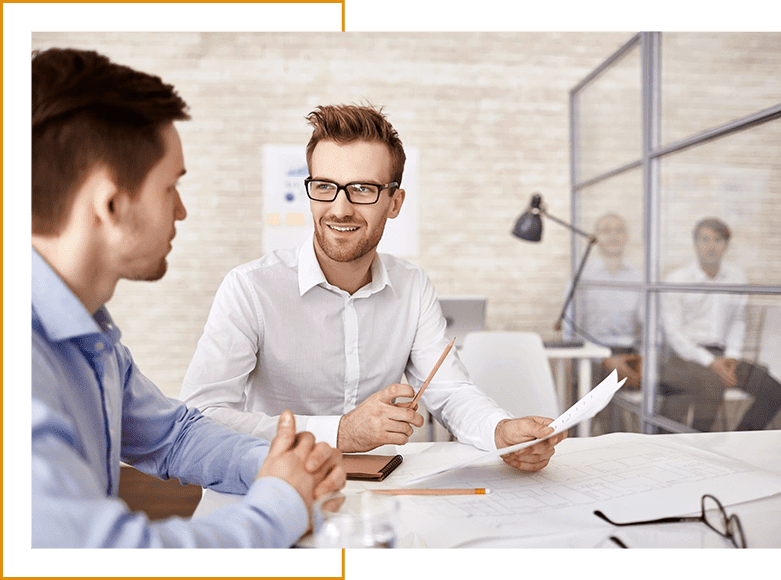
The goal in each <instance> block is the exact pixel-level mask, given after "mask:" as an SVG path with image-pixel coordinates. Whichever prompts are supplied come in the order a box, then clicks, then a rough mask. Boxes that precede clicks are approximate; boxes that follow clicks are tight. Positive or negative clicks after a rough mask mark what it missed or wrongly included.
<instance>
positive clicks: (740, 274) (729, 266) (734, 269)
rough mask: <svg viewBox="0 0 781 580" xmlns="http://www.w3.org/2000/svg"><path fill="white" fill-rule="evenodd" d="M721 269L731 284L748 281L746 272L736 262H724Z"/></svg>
mask: <svg viewBox="0 0 781 580" xmlns="http://www.w3.org/2000/svg"><path fill="white" fill-rule="evenodd" d="M721 269H722V271H723V272H724V274H726V276H727V278H728V279H729V281H730V282H734V283H743V282H745V281H746V273H745V271H744V270H743V268H741V267H740V266H739V265H738V264H736V263H734V262H723V263H722V264H721Z"/></svg>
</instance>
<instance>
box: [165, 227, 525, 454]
mask: <svg viewBox="0 0 781 580" xmlns="http://www.w3.org/2000/svg"><path fill="white" fill-rule="evenodd" d="M371 273H372V281H371V282H370V283H369V284H367V285H366V286H364V287H363V288H361V289H359V290H358V291H357V292H355V293H354V294H352V295H350V294H349V293H347V292H345V291H343V290H341V289H339V288H337V287H335V286H333V285H331V284H329V283H328V282H327V280H326V278H325V275H324V274H323V272H322V270H321V268H320V265H319V263H318V261H317V258H316V257H315V252H314V246H313V241H312V237H311V236H310V238H309V240H308V241H307V242H305V243H304V245H303V246H301V247H300V248H297V249H290V250H280V251H275V252H271V253H269V254H266V255H265V256H264V257H262V258H260V259H259V260H255V261H253V262H250V263H248V264H244V265H242V266H239V267H237V268H235V269H234V270H232V271H231V272H230V273H229V274H228V275H227V276H226V278H225V279H224V280H223V282H222V284H221V286H220V288H219V290H218V291H217V294H216V296H215V298H214V304H213V305H212V310H211V312H210V314H209V318H208V320H207V322H206V326H205V329H204V333H203V336H202V337H201V339H200V340H199V341H198V347H197V349H196V352H195V355H194V357H193V360H192V362H191V363H190V367H189V368H188V370H187V374H186V376H185V380H184V384H183V386H182V392H181V395H180V398H181V399H182V400H183V401H185V402H186V403H187V405H188V406H191V407H197V408H198V409H200V410H201V411H202V412H203V413H204V414H205V415H207V416H210V417H212V418H213V419H216V420H217V421H220V422H222V423H224V424H226V425H228V426H230V427H232V428H234V429H236V430H238V431H242V432H245V433H250V434H252V435H256V436H259V437H264V438H267V439H271V438H273V437H274V434H275V432H276V424H277V417H278V416H279V414H280V413H281V412H282V411H283V410H285V409H290V410H291V411H293V413H294V414H295V415H296V427H297V429H298V430H299V431H304V430H305V431H310V432H312V433H313V434H314V435H315V437H316V438H317V440H319V441H325V442H327V443H329V444H330V445H333V446H335V445H336V438H337V433H338V428H339V420H340V419H341V417H342V415H344V414H346V413H348V412H349V411H351V410H353V409H354V408H355V407H356V406H358V405H359V404H360V403H361V402H362V401H364V400H365V399H366V398H367V397H369V396H370V395H372V394H374V393H376V392H377V391H379V390H381V389H383V388H385V387H387V386H389V385H391V384H393V383H397V382H399V381H400V380H401V378H402V374H404V373H406V378H407V380H408V382H409V384H411V385H412V386H413V387H415V389H416V390H417V389H418V388H419V387H420V386H421V385H422V383H423V382H424V381H425V379H426V377H427V376H428V374H429V372H430V371H431V369H432V368H433V367H434V364H435V363H436V362H437V360H438V359H439V357H440V355H441V354H442V351H443V350H444V349H445V347H446V346H447V344H448V342H449V340H448V338H447V337H446V336H445V319H444V317H443V316H442V311H441V309H440V306H439V301H438V300H437V296H436V292H435V290H434V287H433V286H432V285H431V282H430V281H429V279H428V277H427V276H426V275H425V273H424V272H423V271H422V270H421V269H420V268H417V267H416V266H414V265H412V264H410V263H408V262H406V261H404V260H400V259H398V258H395V257H393V256H390V255H388V254H378V255H377V258H376V259H375V260H374V262H373V264H372V270H371ZM422 402H423V405H425V407H426V408H427V409H428V410H429V411H430V412H431V413H432V415H433V416H434V417H436V418H437V419H438V420H439V421H440V422H441V423H442V424H443V425H444V426H445V427H446V428H447V429H448V430H450V432H451V433H453V434H454V435H455V436H456V438H458V440H459V441H462V442H464V443H469V444H472V445H475V446H477V447H479V448H482V449H486V450H493V449H496V444H495V442H494V430H495V428H496V425H497V423H499V421H500V420H502V419H505V418H509V417H510V415H509V414H508V413H507V412H505V411H504V410H502V409H501V408H499V407H498V406H497V405H496V403H494V401H492V400H491V399H490V398H488V397H487V396H486V395H485V394H484V393H483V392H482V391H480V390H479V389H478V388H477V387H475V386H474V385H473V384H472V383H471V381H470V379H469V376H468V374H467V371H466V369H465V367H464V365H463V364H462V363H461V361H460V360H459V359H458V356H457V354H456V352H455V350H451V352H450V354H448V356H447V357H446V358H445V360H444V362H443V364H442V366H441V367H440V369H439V371H438V372H437V374H436V376H435V377H434V380H433V381H432V382H431V384H430V385H429V386H428V388H427V389H426V391H425V393H424V395H423V397H422Z"/></svg>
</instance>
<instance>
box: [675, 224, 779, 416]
mask: <svg viewBox="0 0 781 580" xmlns="http://www.w3.org/2000/svg"><path fill="white" fill-rule="evenodd" d="M693 236H694V247H695V251H696V254H697V259H696V260H693V261H692V262H691V263H689V264H688V265H687V266H685V267H683V268H680V269H679V270H676V271H675V272H673V273H672V274H671V275H670V276H669V277H668V279H667V281H668V282H670V283H675V284H714V285H715V284H746V283H747V282H746V276H745V274H744V273H743V271H742V270H741V268H740V267H739V266H737V265H736V264H733V263H730V262H725V261H724V255H725V253H726V251H727V248H728V245H729V240H730V238H731V232H730V229H729V227H728V226H727V224H725V223H724V222H723V221H721V220H719V219H716V218H706V219H703V220H701V221H700V222H698V223H697V225H696V226H695V228H694V232H693ZM745 307H746V295H745V294H730V293H707V294H706V293H690V292H676V293H667V294H664V295H663V296H662V321H663V324H664V339H665V341H664V347H663V351H662V364H661V368H660V381H661V383H662V384H663V385H665V387H666V388H667V390H668V391H670V392H669V394H668V396H666V397H665V398H664V400H663V405H662V414H663V415H664V416H666V417H669V418H671V419H674V420H676V421H678V422H680V423H688V422H689V419H691V426H692V427H694V428H695V429H697V430H699V431H709V430H711V429H712V428H713V425H714V421H715V419H716V415H717V412H718V410H719V407H720V406H721V404H722V402H723V400H724V391H725V389H727V388H730V387H736V388H739V389H742V390H743V391H746V392H747V393H749V394H751V395H753V397H754V402H753V404H752V405H751V407H749V409H748V410H747V411H746V413H745V414H744V415H743V417H742V419H741V421H740V424H739V425H738V426H737V430H738V431H743V430H755V429H762V428H763V427H765V426H766V425H767V424H768V423H769V422H770V421H771V420H772V419H773V416H774V415H775V414H776V412H777V411H778V409H779V408H781V385H779V382H778V380H776V379H775V378H773V377H772V376H770V375H769V374H768V372H767V369H766V368H765V367H762V366H759V365H755V364H753V363H750V362H747V361H744V360H741V359H740V356H741V354H742V350H743V341H744V338H745V334H746V318H745Z"/></svg>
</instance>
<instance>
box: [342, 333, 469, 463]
mask: <svg viewBox="0 0 781 580" xmlns="http://www.w3.org/2000/svg"><path fill="white" fill-rule="evenodd" d="M454 342H455V339H453V340H452V341H451V342H450V344H448V345H447V347H445V350H444V352H443V353H442V355H441V356H440V357H439V360H438V361H437V362H436V364H435V365H434V368H433V369H432V370H431V372H430V373H429V376H428V377H427V378H426V380H425V382H424V383H423V385H422V386H421V388H420V389H419V390H418V392H417V394H416V393H415V390H414V389H413V388H412V387H411V386H410V385H404V384H401V383H396V384H393V385H390V386H389V387H386V388H384V389H383V390H381V391H379V392H377V393H374V394H373V395H371V396H370V397H368V398H367V399H366V400H365V401H363V402H362V403H361V404H360V405H358V406H357V407H356V408H355V409H353V410H352V411H350V412H349V413H347V414H346V415H343V416H342V418H341V420H340V421H339V429H338V432H337V438H336V446H337V448H338V449H339V450H340V451H342V452H343V453H354V452H361V451H369V450H371V449H375V448H377V447H379V446H380V445H404V444H405V443H407V441H408V440H409V437H410V435H412V433H413V427H422V426H423V416H422V415H420V414H419V413H417V412H416V408H417V404H418V401H419V400H420V397H421V396H422V395H423V392H424V391H425V390H426V388H427V387H428V385H429V383H430V382H431V380H432V379H433V378H434V375H435V374H436V372H437V370H439V367H440V366H441V365H442V362H443V361H444V360H445V357H446V356H447V354H448V353H449V352H450V349H451V348H452V347H453V343H454ZM401 397H409V398H411V399H412V400H411V401H408V402H405V403H396V402H395V400H396V399H397V398H401Z"/></svg>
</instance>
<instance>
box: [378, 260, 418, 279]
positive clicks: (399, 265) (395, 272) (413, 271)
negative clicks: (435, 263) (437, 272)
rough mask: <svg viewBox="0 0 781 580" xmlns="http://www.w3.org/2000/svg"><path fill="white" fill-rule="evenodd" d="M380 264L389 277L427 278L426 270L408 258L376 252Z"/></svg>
mask: <svg viewBox="0 0 781 580" xmlns="http://www.w3.org/2000/svg"><path fill="white" fill-rule="evenodd" d="M378 255H379V257H380V260H381V261H382V265H383V266H384V267H385V270H386V271H387V272H388V276H390V277H391V279H394V280H398V279H408V280H412V279H426V280H427V279H428V276H427V275H426V272H425V271H424V270H423V268H421V267H420V266H418V265H416V264H413V263H412V262H410V261H409V260H405V259H404V258H399V257H398V256H394V255H393V254H378Z"/></svg>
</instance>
